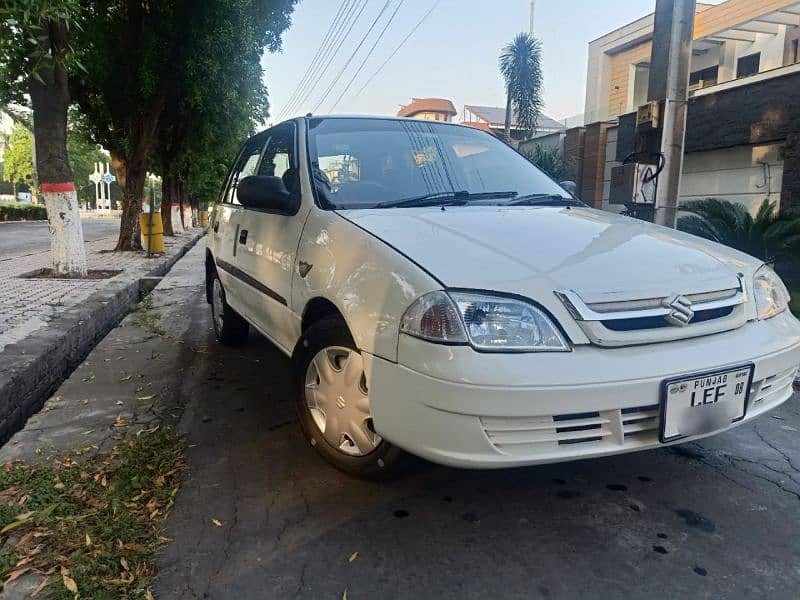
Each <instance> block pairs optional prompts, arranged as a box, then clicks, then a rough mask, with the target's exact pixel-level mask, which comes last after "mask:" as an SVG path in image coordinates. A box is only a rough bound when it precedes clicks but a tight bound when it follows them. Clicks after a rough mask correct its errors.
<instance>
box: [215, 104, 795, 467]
mask: <svg viewBox="0 0 800 600" xmlns="http://www.w3.org/2000/svg"><path fill="white" fill-rule="evenodd" d="M297 127H298V131H299V140H298V150H299V156H300V157H301V158H300V161H299V165H298V166H299V172H300V181H301V191H302V201H301V207H300V210H299V212H298V213H297V214H296V215H293V216H282V215H275V214H269V213H264V212H259V211H254V210H251V209H245V208H243V207H240V206H233V205H230V204H223V205H221V206H220V207H219V208H218V210H217V211H215V216H214V221H213V223H212V231H211V233H210V234H209V238H208V248H209V251H210V252H211V254H212V255H213V257H214V260H215V261H216V263H217V267H218V272H219V276H220V280H221V282H222V284H223V286H224V287H225V290H226V293H227V297H228V301H229V303H230V304H231V306H232V307H233V308H234V309H235V310H236V311H237V312H239V313H240V314H242V315H243V316H244V317H245V318H246V319H247V320H248V321H249V322H250V323H251V324H252V325H254V326H255V327H256V328H257V329H259V330H260V331H261V332H262V333H264V334H265V335H266V336H267V337H268V338H269V339H270V340H271V341H273V342H274V343H275V344H276V345H277V346H278V347H279V348H281V350H283V351H284V352H285V353H287V354H289V355H291V354H292V352H293V350H294V348H295V347H296V345H297V343H298V341H299V340H300V339H301V336H302V333H303V332H302V319H303V315H304V313H305V311H306V308H307V307H308V306H309V303H311V302H313V301H315V299H320V298H322V299H325V300H327V301H328V302H330V303H332V304H333V305H334V306H335V307H336V308H337V309H338V311H339V312H340V313H341V315H342V317H343V318H344V320H345V322H346V324H347V326H348V327H349V329H350V331H351V333H352V335H353V339H354V340H355V342H356V345H357V347H358V348H359V349H360V350H361V352H362V354H363V357H364V364H365V370H366V377H367V382H368V387H369V390H370V403H371V407H372V415H373V419H374V427H375V430H376V431H377V433H378V434H380V435H381V436H382V437H383V438H384V439H386V440H388V441H389V442H392V443H394V444H396V445H398V446H400V447H401V448H404V449H406V450H408V451H409V452H411V453H413V454H417V455H420V456H423V457H425V458H428V459H430V460H433V461H435V462H439V463H444V464H448V465H453V466H460V467H483V468H494V467H503V466H518V465H528V464H536V463H541V462H553V461H560V460H569V459H573V458H584V457H591V456H603V455H607V454H614V453H619V452H628V451H633V450H640V449H646V448H654V447H658V446H661V445H664V444H661V443H660V442H659V439H658V434H657V428H658V422H659V416H658V415H654V411H655V409H653V407H654V406H656V407H657V406H658V405H659V404H660V402H661V385H662V382H663V381H664V380H665V379H668V378H671V377H675V376H683V375H691V374H694V373H703V372H706V371H711V370H714V369H722V368H725V367H731V366H739V365H744V364H750V363H752V364H753V365H754V369H755V372H754V377H753V383H752V389H751V395H750V400H749V402H748V405H747V407H746V417H745V421H747V420H749V419H751V418H753V417H755V416H757V415H759V414H761V413H762V412H764V411H765V410H768V409H770V408H773V407H775V406H777V405H778V404H780V403H781V402H783V401H785V400H786V399H788V398H789V397H790V396H791V394H792V381H793V379H794V377H795V375H796V373H797V366H798V364H800V322H798V321H797V319H795V318H794V317H793V316H792V315H791V314H790V313H789V312H788V311H785V312H784V313H782V314H780V315H779V316H777V317H774V318H772V319H768V320H765V321H758V320H757V319H756V307H755V303H754V302H753V301H752V294H751V290H749V286H751V285H752V281H753V276H754V274H755V272H756V271H757V270H758V269H759V268H760V267H761V266H762V263H761V262H760V261H759V260H757V259H754V258H752V257H750V256H747V255H745V254H742V253H740V252H737V251H734V250H731V249H729V248H725V247H723V246H720V245H717V244H713V243H710V242H707V241H705V240H702V239H699V238H696V237H693V236H689V235H686V234H683V233H680V232H676V231H673V230H670V229H666V228H663V227H658V226H655V225H651V224H647V223H643V222H641V221H636V220H633V219H627V218H625V217H620V216H618V215H614V214H611V213H606V212H602V211H597V210H592V209H589V208H583V207H571V208H561V207H557V208H555V207H549V208H547V207H533V206H515V207H507V208H503V207H497V206H453V207H447V208H446V209H444V210H442V209H441V208H440V207H429V208H402V209H361V210H339V211H334V210H325V209H322V208H320V207H319V206H318V205H317V204H316V203H315V200H314V191H313V189H312V183H311V180H310V173H309V165H308V160H306V152H307V149H306V136H305V121H304V120H303V119H300V120H298V121H297ZM217 224H219V231H218V232H216V231H215V227H214V226H215V225H217ZM241 229H247V230H248V239H247V242H246V243H245V244H241V245H240V244H239V241H238V239H237V236H238V233H239V231H240V230H241ZM234 247H236V254H235V255H234V253H233V248H234ZM220 261H223V262H228V263H230V264H232V265H233V266H234V267H235V269H238V270H240V271H241V272H242V273H244V274H245V276H246V277H245V279H246V278H249V279H250V280H251V281H250V283H247V282H245V280H243V278H242V276H241V273H240V274H239V276H238V277H237V276H234V275H232V274H231V270H230V269H228V270H224V269H221V268H219V267H220ZM301 263H304V264H305V265H306V266H309V265H310V269H305V270H303V269H299V265H300V264H301ZM301 271H302V272H301ZM740 281H743V282H744V286H745V289H744V292H745V296H746V301H745V302H743V303H742V304H741V305H738V306H737V307H736V308H735V311H738V312H736V313H735V315H736V321H735V324H734V325H732V326H731V327H730V328H729V329H730V330H724V331H722V330H720V331H717V332H713V333H711V331H712V329H711V326H710V325H706V324H704V323H698V324H696V325H695V324H692V326H691V327H694V328H695V329H694V331H695V335H696V336H697V337H693V338H691V339H680V340H676V341H669V342H661V343H653V342H654V340H655V337H648V334H646V333H645V334H642V335H640V336H638V337H636V336H632V337H631V340H633V342H632V343H631V345H627V346H623V347H616V348H604V347H601V346H600V345H598V344H597V339H590V337H589V336H588V335H587V331H588V330H587V328H586V326H585V323H584V324H583V325H582V324H581V323H579V322H578V320H576V318H575V317H574V315H573V314H571V312H570V310H569V309H568V307H567V306H565V304H564V303H563V302H562V300H561V299H560V298H559V297H558V296H557V292H559V291H563V290H572V291H574V292H576V293H577V294H578V295H580V297H581V298H582V300H583V301H585V302H587V303H603V302H619V301H629V300H640V299H652V298H656V299H660V298H669V297H670V296H673V295H686V294H702V293H709V292H715V291H719V290H726V289H729V288H735V287H738V286H740ZM261 285H263V286H266V287H267V288H268V289H269V290H270V291H271V292H272V293H273V294H274V295H278V296H280V297H281V298H283V299H284V300H285V302H283V303H281V302H278V301H276V299H275V298H274V297H271V296H270V295H269V294H265V293H264V290H263V289H262V290H260V289H259V286H261ZM448 288H451V289H468V290H482V291H485V292H497V293H502V294H509V295H513V296H517V297H521V298H525V299H529V300H531V301H533V302H535V303H537V304H539V305H540V306H541V307H543V308H544V309H545V310H546V311H547V312H548V313H549V314H550V316H551V317H552V318H553V320H554V321H555V322H556V323H557V324H558V325H559V326H560V327H561V329H562V330H563V332H564V333H565V334H566V338H567V339H568V340H569V342H570V347H571V351H570V352H563V353H546V352H545V353H516V354H515V353H483V352H478V351H476V350H474V349H473V348H472V347H470V346H467V345H464V346H445V345H439V344H434V343H430V342H426V341H423V340H420V339H417V338H413V337H409V336H407V335H404V334H400V320H401V318H402V316H403V314H404V313H405V311H406V309H407V308H408V307H409V306H410V305H411V304H412V303H413V302H414V301H415V300H416V299H417V298H419V297H420V296H422V295H424V294H426V293H428V292H432V291H436V290H442V289H448ZM673 329H674V330H675V331H680V329H678V328H673ZM654 336H655V334H654ZM634 344H635V345H634ZM594 413H597V416H594ZM585 414H591V415H593V416H590V417H587V416H585ZM631 414H633V415H638V416H637V418H633V417H630V416H629V415H631ZM576 415H577V416H576ZM626 415H627V416H626ZM559 419H564V420H566V421H567V422H572V420H573V419H577V421H576V422H580V423H581V427H582V426H584V422H585V423H589V425H591V427H595V426H596V427H597V432H599V433H597V436H596V437H597V438H598V439H591V438H593V437H595V436H593V435H587V436H586V437H587V440H583V441H582V438H581V435H580V433H579V432H576V431H566V432H564V431H559V430H560V429H563V428H564V427H563V426H559V422H560V421H559ZM590 422H591V423H590ZM589 425H586V426H589ZM732 426H733V425H732ZM593 431H594V430H593ZM714 433H717V432H714ZM565 434H568V435H567V438H569V439H566V438H564V435H565ZM689 439H695V438H684V439H683V440H681V441H687V440H689Z"/></svg>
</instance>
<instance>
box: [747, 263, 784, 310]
mask: <svg viewBox="0 0 800 600" xmlns="http://www.w3.org/2000/svg"><path fill="white" fill-rule="evenodd" d="M753 296H754V297H755V301H756V310H757V311H758V318H759V320H764V319H769V318H770V317H774V316H775V315H779V314H780V313H782V312H783V311H785V310H786V309H787V308H789V290H787V289H786V286H785V285H783V282H782V281H781V278H780V277H778V274H777V273H775V271H773V270H772V269H770V268H769V267H768V266H767V265H764V266H763V267H761V268H760V269H759V270H758V271H757V272H756V276H755V278H754V279H753Z"/></svg>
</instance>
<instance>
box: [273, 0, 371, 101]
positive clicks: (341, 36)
mask: <svg viewBox="0 0 800 600" xmlns="http://www.w3.org/2000/svg"><path fill="white" fill-rule="evenodd" d="M368 3H369V0H354V2H353V3H352V4H351V5H350V7H349V8H348V11H347V14H346V15H345V17H344V19H343V20H342V22H341V23H340V27H339V29H338V30H337V31H336V32H335V33H334V35H333V38H332V39H331V42H330V44H329V45H328V47H327V48H326V49H325V51H324V52H323V54H322V56H321V57H320V59H319V61H318V62H317V65H316V66H315V68H314V69H313V71H312V72H311V75H310V77H309V78H308V81H307V82H306V85H305V87H304V88H303V89H301V90H300V92H299V96H298V98H297V100H296V101H295V102H294V104H292V105H291V106H288V107H287V109H286V113H287V116H288V115H289V114H291V113H293V112H294V111H296V110H297V109H299V108H301V107H302V106H303V104H304V103H305V102H306V100H308V98H309V96H311V94H312V93H314V89H315V88H316V86H317V84H318V83H319V82H320V79H321V78H322V76H323V75H324V74H325V72H326V71H327V70H328V68H329V67H330V65H331V63H332V62H333V60H334V59H335V58H336V56H337V54H338V52H339V50H340V49H341V47H342V44H344V42H345V40H347V38H349V37H350V32H351V31H352V30H353V27H354V26H355V24H356V23H358V20H359V19H360V18H361V15H362V14H363V12H364V9H365V8H366V7H367V4H368Z"/></svg>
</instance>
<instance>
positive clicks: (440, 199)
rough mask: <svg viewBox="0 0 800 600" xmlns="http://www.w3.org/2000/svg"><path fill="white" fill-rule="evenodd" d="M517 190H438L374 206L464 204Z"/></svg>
mask: <svg viewBox="0 0 800 600" xmlns="http://www.w3.org/2000/svg"><path fill="white" fill-rule="evenodd" d="M516 196H517V192H512V191H507V192H476V193H472V192H468V191H466V190H460V191H457V192H436V193H434V194H425V195H424V196H415V197H414V198H403V199H402V200H388V201H386V202H379V203H378V204H376V205H375V206H373V207H372V208H407V207H419V206H458V205H464V204H466V203H467V202H469V201H470V200H485V199H487V198H515V197H516Z"/></svg>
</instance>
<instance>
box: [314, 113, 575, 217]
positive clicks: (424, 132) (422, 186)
mask: <svg viewBox="0 0 800 600" xmlns="http://www.w3.org/2000/svg"><path fill="white" fill-rule="evenodd" d="M308 138H309V154H310V158H311V167H312V171H313V177H314V183H315V186H316V189H317V193H318V195H319V198H320V199H321V200H322V201H323V202H326V203H327V204H328V205H329V206H332V207H335V208H342V209H352V208H376V207H379V208H389V207H392V205H395V204H398V203H400V205H401V206H411V205H414V203H415V202H417V201H419V200H420V199H425V198H428V197H431V198H430V200H431V202H430V203H432V204H435V203H436V201H438V200H441V201H442V202H444V201H445V200H444V199H445V198H446V197H447V196H448V195H453V196H454V197H455V198H457V199H458V203H459V204H487V203H491V204H503V203H509V201H510V200H509V199H513V198H516V197H525V196H534V195H535V196H539V195H542V196H550V197H553V196H559V197H564V198H569V195H568V194H567V192H566V191H564V190H563V189H562V188H561V187H560V186H558V185H557V184H556V183H555V182H554V181H553V180H551V179H550V178H549V177H547V176H546V175H545V174H544V173H542V172H541V171H539V169H537V168H536V167H534V166H533V165H532V164H531V163H530V162H528V161H527V160H526V159H525V158H524V157H522V156H521V155H520V154H518V153H517V152H515V151H514V150H512V149H511V148H509V147H508V146H506V145H505V144H504V143H503V142H501V141H500V140H498V139H497V138H495V137H494V136H492V135H489V134H487V133H484V132H482V131H479V130H477V129H471V128H469V127H456V126H453V125H443V124H436V123H432V122H428V121H412V120H407V121H406V120H394V119H341V118H336V119H310V120H309V132H308ZM403 201H410V202H406V203H405V204H404V203H403Z"/></svg>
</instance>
